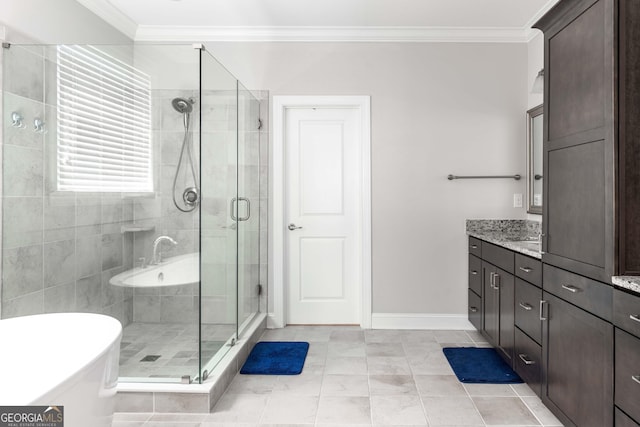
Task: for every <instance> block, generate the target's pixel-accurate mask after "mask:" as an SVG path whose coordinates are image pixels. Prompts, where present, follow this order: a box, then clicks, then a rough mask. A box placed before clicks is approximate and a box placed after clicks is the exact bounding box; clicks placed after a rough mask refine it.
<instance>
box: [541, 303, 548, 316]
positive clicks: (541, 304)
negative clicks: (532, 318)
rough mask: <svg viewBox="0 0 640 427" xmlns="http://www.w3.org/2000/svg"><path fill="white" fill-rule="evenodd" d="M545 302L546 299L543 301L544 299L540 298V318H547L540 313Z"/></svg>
mask: <svg viewBox="0 0 640 427" xmlns="http://www.w3.org/2000/svg"><path fill="white" fill-rule="evenodd" d="M546 303H547V302H546V301H544V300H540V320H547V318H546V317H544V316H543V313H542V312H543V310H544V305H545V304H546Z"/></svg>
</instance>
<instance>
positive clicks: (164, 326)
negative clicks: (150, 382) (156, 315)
mask: <svg viewBox="0 0 640 427" xmlns="http://www.w3.org/2000/svg"><path fill="white" fill-rule="evenodd" d="M234 332H235V327H234V326H233V325H202V338H203V341H202V351H203V356H204V357H203V358H204V359H209V358H210V357H211V356H213V355H214V354H215V353H216V352H217V351H218V349H220V348H221V347H222V345H224V343H225V342H226V341H227V340H228V339H229V338H230V337H231V336H232V334H233V333H234ZM148 356H160V357H157V358H154V357H148ZM145 358H147V360H146V361H143V359H145ZM183 375H190V376H191V377H192V378H193V377H196V376H197V375H198V329H197V325H196V326H194V325H192V324H176V323H142V322H136V323H131V324H129V325H127V326H126V327H125V328H124V330H123V332H122V342H121V345H120V377H121V378H180V377H182V376H183Z"/></svg>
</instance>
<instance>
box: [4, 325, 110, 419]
mask: <svg viewBox="0 0 640 427" xmlns="http://www.w3.org/2000/svg"><path fill="white" fill-rule="evenodd" d="M121 336H122V326H121V324H120V322H119V321H117V320H116V319H114V318H112V317H109V316H103V315H101V314H89V313H56V314H38V315H34V316H24V317H16V318H13V319H5V320H0V406H23V405H43V406H54V405H56V406H64V426H65V427H109V426H111V421H112V418H113V410H114V405H115V395H116V386H117V382H118V358H119V353H120V338H121Z"/></svg>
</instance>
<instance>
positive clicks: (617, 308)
mask: <svg viewBox="0 0 640 427" xmlns="http://www.w3.org/2000/svg"><path fill="white" fill-rule="evenodd" d="M613 323H614V324H615V325H616V326H617V327H619V328H622V329H624V330H625V331H627V332H629V333H631V334H633V335H635V336H637V337H640V297H637V296H635V295H631V294H628V293H626V292H623V291H619V290H617V289H614V290H613Z"/></svg>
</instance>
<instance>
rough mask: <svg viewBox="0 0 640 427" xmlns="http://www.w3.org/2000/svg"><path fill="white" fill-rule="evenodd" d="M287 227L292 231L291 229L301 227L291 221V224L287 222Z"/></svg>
mask: <svg viewBox="0 0 640 427" xmlns="http://www.w3.org/2000/svg"><path fill="white" fill-rule="evenodd" d="M288 228H289V230H291V231H293V230H297V229H299V228H302V227H298V226H296V225H295V224H293V223H291V224H289V227H288Z"/></svg>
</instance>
